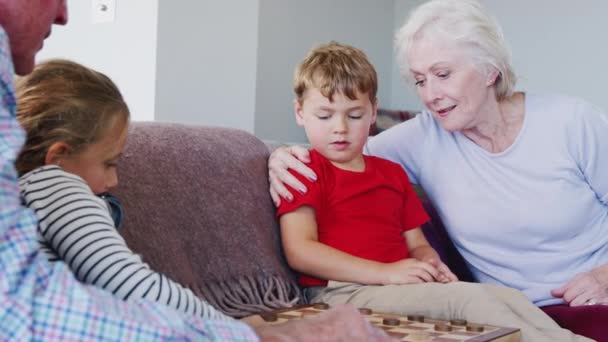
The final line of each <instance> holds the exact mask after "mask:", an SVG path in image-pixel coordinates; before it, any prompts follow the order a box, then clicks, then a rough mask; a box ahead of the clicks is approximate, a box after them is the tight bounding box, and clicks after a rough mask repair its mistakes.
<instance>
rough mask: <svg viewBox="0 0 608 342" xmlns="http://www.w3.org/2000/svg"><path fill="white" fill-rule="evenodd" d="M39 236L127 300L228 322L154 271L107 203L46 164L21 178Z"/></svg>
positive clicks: (91, 280)
mask: <svg viewBox="0 0 608 342" xmlns="http://www.w3.org/2000/svg"><path fill="white" fill-rule="evenodd" d="M20 186H21V194H22V197H23V198H24V200H25V204H26V205H27V206H28V207H29V208H31V209H33V210H34V211H35V212H36V216H37V217H38V219H39V225H38V229H39V233H40V234H41V235H42V238H43V240H44V241H45V243H46V245H47V246H49V247H50V249H51V250H52V251H54V252H55V253H56V254H57V256H58V257H59V258H60V259H61V260H63V261H64V262H65V263H66V264H67V265H68V266H69V267H70V269H71V270H72V271H73V272H74V274H75V275H76V278H78V279H79V280H80V281H82V282H84V283H87V284H93V285H96V286H98V287H101V288H103V289H105V290H106V291H109V292H112V294H114V295H116V296H118V297H120V298H122V299H124V300H126V299H128V298H137V297H140V298H145V299H148V300H152V301H156V302H159V303H162V304H165V305H167V306H169V307H172V308H174V309H177V310H179V311H182V312H185V313H187V314H194V315H202V316H203V317H208V318H214V319H229V317H228V316H225V315H223V314H222V313H221V312H219V311H217V310H215V309H214V308H213V307H212V306H211V305H209V304H208V303H206V302H204V301H202V300H201V299H199V298H198V297H196V296H195V295H194V293H193V292H192V291H191V290H189V289H186V288H184V287H182V286H181V285H179V284H177V283H175V282H174V281H172V280H170V279H169V278H167V277H165V276H164V275H162V274H160V273H157V272H154V271H153V270H151V269H150V267H149V266H148V265H147V264H146V263H144V262H143V261H142V260H141V258H140V256H138V255H137V254H135V253H133V251H131V250H130V249H129V247H128V246H127V244H126V243H125V241H124V239H123V238H122V237H121V236H120V235H119V234H118V231H117V230H116V228H115V227H114V225H113V221H112V218H111V217H110V214H109V212H108V209H107V206H106V204H105V203H104V202H103V200H101V199H100V198H98V197H97V196H95V195H94V194H93V193H92V192H91V190H90V188H89V187H88V185H87V184H86V183H85V182H84V181H83V180H82V179H81V178H79V177H77V176H75V175H72V174H70V173H67V172H65V171H63V170H62V169H61V168H59V167H57V166H45V167H42V168H39V169H37V170H35V171H33V172H31V173H29V174H26V175H25V176H23V177H22V178H21V180H20Z"/></svg>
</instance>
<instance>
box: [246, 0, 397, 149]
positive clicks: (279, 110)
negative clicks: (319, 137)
mask: <svg viewBox="0 0 608 342" xmlns="http://www.w3.org/2000/svg"><path fill="white" fill-rule="evenodd" d="M393 10H394V4H393V0H390V1H386V0H384V1H369V0H332V1H326V0H308V1H299V0H289V1H287V0H260V13H259V15H260V19H259V42H258V64H257V72H258V75H257V88H256V107H255V113H256V114H255V134H256V135H257V136H259V137H261V138H264V139H274V140H281V141H294V142H303V141H306V136H305V134H304V131H303V130H302V128H301V127H299V126H297V125H296V123H295V118H294V114H293V102H292V101H293V91H292V88H291V84H292V77H293V70H294V68H295V66H296V65H297V63H298V62H299V61H300V60H301V59H302V58H304V56H305V55H306V53H307V52H308V50H310V48H311V47H313V46H314V45H317V44H319V43H324V42H328V41H329V40H337V41H339V42H341V43H346V44H351V45H354V46H356V47H358V48H360V49H362V50H363V51H365V53H366V54H367V55H368V57H369V58H370V60H371V62H372V63H373V64H374V65H375V66H376V68H377V72H378V76H379V80H380V86H379V94H378V97H379V101H380V103H381V104H382V105H387V104H389V103H390V75H391V72H392V71H391V51H392V49H391V44H392V40H391V32H392V30H393V19H392V18H393V14H392V13H393Z"/></svg>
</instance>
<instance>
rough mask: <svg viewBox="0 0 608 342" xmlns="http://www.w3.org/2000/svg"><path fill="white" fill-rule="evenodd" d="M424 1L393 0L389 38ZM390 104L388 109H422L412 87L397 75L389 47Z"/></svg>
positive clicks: (397, 70) (392, 51)
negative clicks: (393, 8)
mask: <svg viewBox="0 0 608 342" xmlns="http://www.w3.org/2000/svg"><path fill="white" fill-rule="evenodd" d="M423 2H425V0H395V11H394V17H393V32H392V35H391V38H394V36H395V32H397V30H398V29H399V28H400V27H401V25H403V24H404V23H405V20H406V19H407V16H408V14H409V12H410V11H411V10H412V9H414V8H415V7H416V6H418V5H419V4H421V3H423ZM391 53H392V54H391V60H392V67H391V88H390V89H391V102H390V104H389V105H388V108H390V109H420V108H422V107H423V105H422V102H420V100H419V99H418V96H416V93H415V90H414V87H413V86H412V85H411V84H406V82H405V80H404V79H403V78H402V77H401V75H400V74H399V67H398V66H397V61H396V59H395V50H394V47H393V46H391Z"/></svg>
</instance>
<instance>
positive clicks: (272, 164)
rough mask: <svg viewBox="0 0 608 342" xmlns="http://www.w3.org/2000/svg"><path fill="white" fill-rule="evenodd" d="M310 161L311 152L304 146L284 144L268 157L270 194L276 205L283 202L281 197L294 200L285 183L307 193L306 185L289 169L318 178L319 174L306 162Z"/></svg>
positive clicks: (312, 179) (312, 178)
mask: <svg viewBox="0 0 608 342" xmlns="http://www.w3.org/2000/svg"><path fill="white" fill-rule="evenodd" d="M309 162H310V152H309V151H308V150H307V149H306V148H304V147H302V146H284V147H279V148H277V149H276V150H275V151H274V152H272V154H271V155H270V158H268V179H269V181H270V196H271V197H272V201H273V202H274V205H276V206H277V207H278V206H279V205H280V204H281V197H282V198H284V199H286V200H288V201H292V200H293V195H292V194H291V192H289V190H288V189H287V187H286V186H285V184H287V185H289V186H291V187H292V188H294V189H297V190H298V191H300V192H302V193H305V192H306V191H307V189H306V186H305V185H304V184H302V182H300V181H299V180H298V179H297V178H296V177H294V176H293V175H292V174H291V173H290V172H289V171H288V170H289V169H293V170H294V171H296V172H297V173H299V174H301V175H303V176H304V177H306V178H308V179H310V180H311V181H315V180H317V175H316V174H315V173H314V172H313V171H312V170H311V169H310V168H308V167H307V166H306V165H305V164H304V163H309Z"/></svg>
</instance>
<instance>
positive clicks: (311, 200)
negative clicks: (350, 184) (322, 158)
mask: <svg viewBox="0 0 608 342" xmlns="http://www.w3.org/2000/svg"><path fill="white" fill-rule="evenodd" d="M307 166H308V167H310V168H311V169H312V170H313V171H314V172H315V173H316V174H317V176H318V180H317V181H314V182H313V181H310V180H309V179H308V178H306V177H304V176H302V175H300V174H299V173H297V172H295V171H293V170H289V172H291V174H292V175H294V176H295V177H296V178H297V179H298V180H299V181H300V182H302V183H303V184H304V185H306V188H307V189H308V191H306V193H304V194H303V193H301V192H300V191H298V190H296V189H294V188H292V187H290V186H289V185H286V186H287V189H288V190H289V191H290V192H291V193H292V194H293V201H291V202H289V201H287V200H282V201H281V205H280V206H279V208H278V210H277V218H279V217H280V216H281V215H283V214H285V213H289V212H292V211H294V210H296V209H298V208H300V207H302V206H310V207H312V208H313V209H314V210H315V212H317V213H318V212H319V211H320V209H321V201H322V198H323V196H322V193H321V192H322V190H321V183H322V182H323V180H322V175H323V174H322V172H320V167H319V163H318V160H317V159H316V158H313V156H312V153H311V162H310V164H308V165H307Z"/></svg>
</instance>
